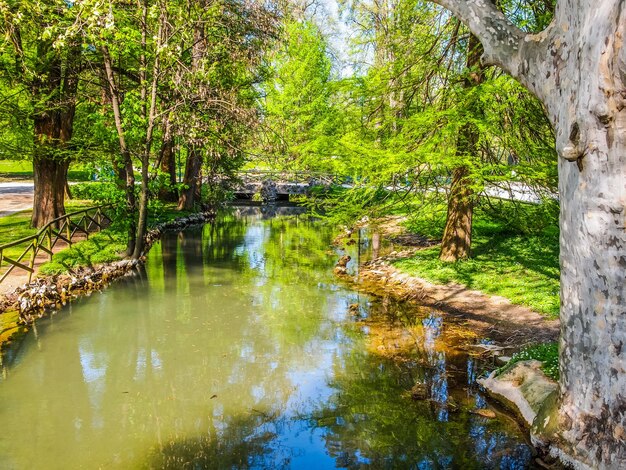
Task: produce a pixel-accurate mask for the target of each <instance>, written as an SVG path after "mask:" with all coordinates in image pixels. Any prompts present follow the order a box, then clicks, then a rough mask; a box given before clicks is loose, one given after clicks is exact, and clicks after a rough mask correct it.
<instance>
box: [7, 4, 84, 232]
mask: <svg viewBox="0 0 626 470" xmlns="http://www.w3.org/2000/svg"><path fill="white" fill-rule="evenodd" d="M0 11H2V13H3V22H2V29H3V33H4V35H5V38H6V42H5V43H4V44H3V46H2V49H1V51H2V54H4V55H6V56H9V55H10V56H12V57H13V60H12V63H11V62H9V61H8V60H6V56H5V60H3V72H4V73H3V77H4V78H5V79H7V80H8V82H9V83H11V85H12V86H13V87H16V88H17V89H18V90H21V92H22V93H24V94H27V96H28V99H29V101H30V112H31V120H32V129H33V145H32V159H33V172H34V180H35V191H34V201H33V215H32V225H33V226H34V227H41V226H42V225H45V224H46V223H48V222H49V221H51V220H52V219H54V218H56V217H59V216H61V215H63V214H65V190H66V186H67V170H68V167H69V161H70V141H71V139H72V134H73V124H74V115H75V112H76V94H77V89H78V75H79V73H80V70H81V53H82V39H81V31H80V29H77V28H72V25H73V23H74V19H75V11H76V9H75V8H73V3H71V2H64V1H51V2H43V1H36V0H35V1H32V2H4V1H3V2H0ZM9 64H11V65H9Z"/></svg>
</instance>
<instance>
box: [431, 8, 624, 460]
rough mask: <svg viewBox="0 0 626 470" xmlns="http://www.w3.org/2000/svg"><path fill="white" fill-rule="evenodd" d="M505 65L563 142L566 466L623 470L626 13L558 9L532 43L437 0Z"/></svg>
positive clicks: (481, 14)
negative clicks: (542, 109)
mask: <svg viewBox="0 0 626 470" xmlns="http://www.w3.org/2000/svg"><path fill="white" fill-rule="evenodd" d="M436 2H437V3H439V4H440V5H442V6H444V7H446V8H448V9H449V10H451V11H452V12H453V13H454V14H455V15H456V16H457V17H459V18H460V19H461V20H463V21H464V22H466V23H467V25H468V26H469V28H470V29H471V31H472V32H473V33H474V34H475V35H476V36H477V37H478V38H479V39H480V40H481V42H482V44H483V46H484V49H485V53H484V55H483V62H484V63H485V64H493V65H498V66H500V67H501V68H503V69H504V70H505V71H507V72H508V73H510V74H511V75H512V76H513V77H515V78H517V79H518V80H519V81H520V82H521V83H522V84H523V85H524V86H526V87H527V88H528V89H529V90H530V91H531V92H532V93H534V94H535V95H536V96H537V97H538V98H539V99H540V100H541V102H542V103H543V104H544V105H545V107H546V110H547V113H548V116H549V118H550V121H551V123H552V125H553V126H554V128H555V132H556V145H557V151H558V153H559V163H558V164H559V194H560V201H561V214H560V228H561V255H560V256H561V325H562V327H561V353H560V354H561V379H560V400H559V405H558V416H559V430H558V432H557V434H556V435H555V436H553V445H555V446H556V448H558V449H562V450H563V451H564V452H565V453H564V454H563V457H564V458H566V459H569V460H572V461H577V462H582V463H583V464H586V465H589V466H593V467H598V468H621V467H626V445H624V440H625V437H626V407H625V406H624V403H625V400H626V396H625V394H624V390H626V373H625V370H624V361H625V356H624V355H625V354H626V350H625V349H624V347H623V345H624V344H625V343H626V324H625V323H624V322H625V319H626V315H625V313H626V312H625V311H624V305H625V301H624V299H625V298H626V283H625V282H624V279H625V277H626V275H625V274H626V258H625V256H624V247H626V231H625V230H624V210H625V209H624V208H625V201H626V183H625V182H626V93H624V90H626V80H625V78H624V77H626V47H624V43H623V38H624V36H625V34H626V21H623V16H622V15H624V14H625V12H624V9H625V8H626V5H625V4H624V2H623V1H620V0H597V1H591V0H578V1H573V0H559V1H558V2H557V4H556V10H555V14H554V19H553V21H552V22H551V23H550V24H549V26H548V27H547V28H546V29H544V30H543V31H542V32H540V33H537V34H533V33H526V32H524V31H522V30H521V29H519V28H517V27H516V26H514V25H513V24H512V23H511V22H510V21H509V20H508V19H507V18H506V17H505V16H504V14H503V13H501V12H500V11H499V10H498V9H497V8H496V7H495V6H493V5H491V4H490V3H489V2H483V1H462V0H436Z"/></svg>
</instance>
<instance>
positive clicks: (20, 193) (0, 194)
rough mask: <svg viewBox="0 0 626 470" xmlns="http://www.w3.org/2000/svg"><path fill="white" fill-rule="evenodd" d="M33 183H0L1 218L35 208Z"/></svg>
mask: <svg viewBox="0 0 626 470" xmlns="http://www.w3.org/2000/svg"><path fill="white" fill-rule="evenodd" d="M33 190H34V184H33V182H32V181H25V182H9V183H0V217H4V216H7V215H11V214H14V213H16V212H19V211H23V210H27V209H31V208H32V207H33Z"/></svg>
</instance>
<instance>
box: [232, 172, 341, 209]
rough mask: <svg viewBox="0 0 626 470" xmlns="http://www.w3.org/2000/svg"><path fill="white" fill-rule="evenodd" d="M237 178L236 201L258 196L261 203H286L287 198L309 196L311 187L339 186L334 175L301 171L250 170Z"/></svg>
mask: <svg viewBox="0 0 626 470" xmlns="http://www.w3.org/2000/svg"><path fill="white" fill-rule="evenodd" d="M239 177H240V179H241V183H240V184H238V185H237V186H236V187H235V188H234V192H235V197H236V199H252V198H253V197H254V195H255V194H258V195H259V196H260V198H261V201H263V202H274V201H288V200H289V196H292V195H306V194H309V192H310V190H311V188H313V187H319V186H324V187H329V186H331V185H333V184H341V182H340V181H339V178H338V177H337V176H336V175H330V174H327V173H316V172H303V171H296V172H285V171H264V170H250V171H242V172H240V173H239Z"/></svg>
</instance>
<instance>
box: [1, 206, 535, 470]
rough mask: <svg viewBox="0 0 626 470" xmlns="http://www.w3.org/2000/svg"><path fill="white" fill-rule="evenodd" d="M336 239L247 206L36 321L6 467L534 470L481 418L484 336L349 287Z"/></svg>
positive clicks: (6, 435) (7, 434) (7, 363)
mask: <svg viewBox="0 0 626 470" xmlns="http://www.w3.org/2000/svg"><path fill="white" fill-rule="evenodd" d="M335 230H336V228H334V227H330V226H327V225H323V224H321V223H320V222H319V221H315V220H313V219H311V218H310V217H308V216H307V215H305V214H301V215H286V216H281V215H274V214H267V213H262V212H261V210H260V209H259V208H254V207H253V208H239V209H237V208H235V209H232V210H231V211H229V212H228V213H224V214H222V215H221V216H220V217H219V218H218V220H217V221H216V222H215V223H213V224H207V225H205V226H203V227H198V228H193V229H189V230H186V231H184V232H180V233H167V234H165V235H164V237H163V238H162V240H161V241H160V242H158V243H156V244H155V245H154V247H153V248H152V250H151V252H150V254H149V256H148V259H147V262H146V265H145V270H143V271H142V272H141V273H140V274H139V275H137V276H135V277H133V278H130V279H127V280H124V281H122V282H118V283H116V284H114V285H113V286H111V287H110V288H108V289H106V290H104V291H103V292H100V293H94V294H93V295H91V296H90V297H87V298H84V299H81V300H78V301H75V302H73V303H72V304H70V305H68V306H66V307H64V308H63V309H62V310H61V311H59V312H57V313H55V314H54V315H51V316H49V317H47V318H44V319H41V320H38V321H37V322H36V325H35V328H33V329H32V330H31V331H30V332H29V333H28V335H27V336H26V337H25V339H24V340H23V341H21V342H20V343H19V344H18V345H16V346H14V347H13V348H12V349H9V350H8V351H7V352H6V353H5V355H4V358H3V363H2V364H3V365H2V374H1V376H0V423H2V427H1V431H0V468H1V469H20V470H21V469H29V470H30V469H74V468H76V469H79V468H85V469H95V468H124V469H134V468H138V469H139V468H172V469H182V468H195V469H199V468H218V469H224V468H226V469H228V468H268V469H269V468H271V469H274V468H305V469H322V468H415V469H436V468H459V469H473V468H476V469H479V468H480V469H482V468H498V469H524V468H534V467H533V465H534V457H533V451H532V447H531V446H530V445H529V444H528V442H527V437H526V435H525V433H524V431H523V430H521V429H520V428H519V426H518V425H517V423H516V422H515V421H514V420H513V419H511V418H510V417H509V416H507V415H506V414H504V413H501V412H500V411H498V410H497V409H496V411H497V416H496V418H495V419H490V418H488V417H483V416H481V415H478V414H475V410H476V409H479V408H485V407H486V406H487V405H489V406H490V407H493V406H494V404H493V403H489V404H488V403H487V402H486V399H485V397H484V395H483V394H482V393H481V391H480V390H479V387H478V386H477V385H476V383H475V381H476V378H477V376H478V375H479V374H480V373H482V371H483V369H484V364H483V363H482V362H481V361H480V360H479V359H478V358H476V357H473V356H471V355H469V354H468V352H467V348H465V347H463V346H464V345H467V343H468V342H471V341H475V338H472V336H471V334H469V333H467V332H463V331H462V330H459V328H458V327H453V326H451V325H448V324H447V323H446V319H445V315H444V314H442V313H441V312H438V311H436V310H433V309H432V308H416V307H414V306H413V307H410V306H408V305H405V304H401V303H397V302H393V301H391V300H390V299H387V298H378V297H372V296H368V295H366V294H363V293H360V292H358V291H356V290H353V289H352V288H350V286H348V285H347V284H345V283H342V282H341V281H340V280H338V279H337V278H336V277H335V276H334V275H333V272H332V271H333V266H334V264H335V262H336V261H337V259H338V257H339V255H340V254H341V253H338V252H337V251H336V250H335V249H333V248H332V247H331V241H332V237H333V235H334V234H335ZM361 241H362V243H361V244H360V245H359V248H358V250H359V253H360V252H361V251H363V252H367V250H368V240H367V238H366V237H365V238H364V239H363V240H361ZM354 249H355V250H356V249H357V248H356V247H354ZM349 267H350V268H351V269H353V270H354V269H355V267H354V266H352V265H351V266H349Z"/></svg>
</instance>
